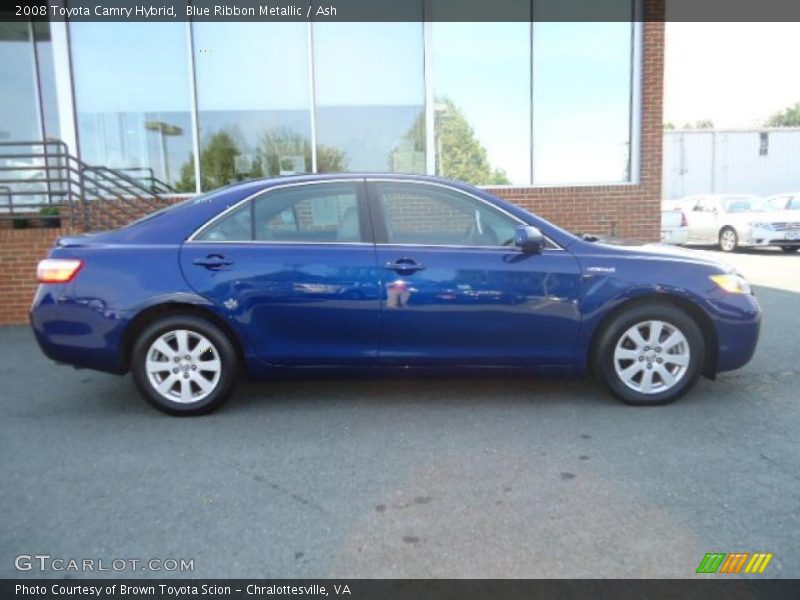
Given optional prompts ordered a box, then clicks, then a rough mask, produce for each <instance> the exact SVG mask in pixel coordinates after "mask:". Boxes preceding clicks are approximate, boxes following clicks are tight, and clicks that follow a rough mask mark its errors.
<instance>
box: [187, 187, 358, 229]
mask: <svg viewBox="0 0 800 600" xmlns="http://www.w3.org/2000/svg"><path fill="white" fill-rule="evenodd" d="M362 185H363V184H360V183H357V182H355V183H349V182H345V183H330V184H310V185H304V186H303V185H301V186H296V187H288V188H281V189H277V190H273V191H269V192H266V193H265V194H263V195H261V196H258V197H256V198H254V199H253V200H251V201H249V202H247V203H246V204H245V205H243V206H242V207H240V208H238V209H236V210H235V211H233V212H232V213H231V214H230V215H227V216H226V217H225V218H223V219H221V220H219V221H217V222H216V223H214V224H213V225H211V226H210V227H208V228H207V229H205V230H203V231H202V232H201V233H200V234H199V235H198V236H197V237H196V239H197V240H201V241H211V242H213V241H227V242H231V241H262V242H308V243H314V242H324V243H331V242H342V243H347V242H360V241H363V240H364V238H365V236H364V232H363V230H364V229H365V228H364V227H363V226H362V223H361V215H360V212H359V203H358V197H359V189H360V187H361V186H362Z"/></svg>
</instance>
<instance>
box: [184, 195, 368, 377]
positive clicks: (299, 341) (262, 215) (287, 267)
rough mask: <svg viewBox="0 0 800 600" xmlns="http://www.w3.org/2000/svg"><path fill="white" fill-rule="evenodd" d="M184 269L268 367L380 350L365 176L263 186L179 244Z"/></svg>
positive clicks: (348, 359)
mask: <svg viewBox="0 0 800 600" xmlns="http://www.w3.org/2000/svg"><path fill="white" fill-rule="evenodd" d="M181 267H182V269H183V272H184V274H185V276H186V279H187V280H188V282H189V284H190V285H191V286H192V287H193V288H194V289H195V290H196V291H197V292H198V293H199V294H201V295H203V296H204V297H206V298H207V299H208V300H210V301H211V302H213V303H214V304H215V305H216V306H217V307H218V309H219V310H220V311H221V312H223V313H224V314H227V315H229V316H230V318H232V319H234V320H235V321H236V323H237V324H238V325H239V327H240V328H241V330H242V331H243V332H244V333H245V335H246V336H247V338H248V339H249V341H250V343H251V344H252V346H253V347H254V348H255V349H256V351H257V353H258V354H259V355H260V357H262V358H263V359H264V360H266V361H268V362H270V363H273V364H279V365H303V364H359V363H370V362H372V361H374V360H375V358H376V356H377V352H378V320H379V311H380V294H379V287H378V284H379V272H378V269H377V263H376V259H375V246H374V244H373V243H372V231H371V227H370V225H369V216H368V215H367V208H366V191H365V186H364V183H363V181H360V180H347V181H341V182H331V183H306V184H300V185H292V186H286V187H280V188H276V189H273V190H268V191H266V192H265V193H264V194H262V195H261V196H258V197H256V198H254V199H252V200H250V201H248V202H247V203H245V204H243V205H241V206H239V207H238V208H236V209H234V211H232V212H231V213H229V214H228V215H225V216H224V217H222V218H220V219H219V220H218V221H216V222H214V223H212V224H210V225H209V226H208V227H207V228H206V229H204V230H203V231H201V232H200V233H199V234H198V235H197V236H196V237H195V239H193V240H192V241H189V242H187V243H186V244H184V246H183V248H182V250H181Z"/></svg>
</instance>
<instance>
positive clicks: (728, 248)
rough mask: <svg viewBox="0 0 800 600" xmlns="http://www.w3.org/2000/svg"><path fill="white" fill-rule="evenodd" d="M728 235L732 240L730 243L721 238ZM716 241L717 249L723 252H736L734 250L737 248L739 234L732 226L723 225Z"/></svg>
mask: <svg viewBox="0 0 800 600" xmlns="http://www.w3.org/2000/svg"><path fill="white" fill-rule="evenodd" d="M728 236H729V238H730V239H731V241H732V242H733V244H732V245H731V244H730V243H728V242H726V241H725V240H724V239H723V237H728ZM717 241H718V242H719V249H720V250H722V251H723V252H736V250H738V249H739V235H738V234H737V233H736V230H735V229H734V228H733V227H723V228H722V229H720V232H719V238H718V239H717Z"/></svg>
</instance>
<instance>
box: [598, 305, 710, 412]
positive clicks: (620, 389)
mask: <svg viewBox="0 0 800 600" xmlns="http://www.w3.org/2000/svg"><path fill="white" fill-rule="evenodd" d="M647 321H661V322H663V323H666V324H667V325H668V326H670V327H672V328H675V329H677V330H678V331H679V332H680V333H682V334H683V336H684V338H685V340H686V342H687V343H688V347H689V350H688V354H689V357H688V365H687V366H686V367H685V369H684V371H682V375H681V376H680V377H678V378H677V381H676V382H675V384H674V386H673V387H671V388H669V389H665V390H663V391H660V392H654V393H642V392H641V391H637V390H635V389H632V388H631V387H629V386H628V385H627V384H626V383H625V382H624V381H623V379H622V378H621V376H620V375H619V374H618V373H617V369H616V366H615V358H614V353H615V350H616V348H617V344H618V343H619V342H620V340H621V339H622V338H623V336H625V334H626V332H627V331H629V329H631V328H632V327H634V326H635V325H637V324H640V323H644V322H647ZM664 331H665V332H668V331H669V330H668V329H667V328H664ZM664 341H665V340H664ZM659 352H661V349H660V348H659ZM705 354H706V348H705V342H704V338H703V334H702V332H701V331H700V327H699V326H698V325H697V323H696V322H695V321H694V319H693V318H692V317H691V316H689V315H688V314H687V313H686V312H684V311H683V310H681V309H680V308H677V307H676V306H674V305H672V304H669V303H666V302H660V301H653V302H648V303H643V304H638V305H635V306H633V307H632V308H629V309H626V310H624V311H621V312H620V313H619V314H617V315H616V316H614V317H612V318H611V320H610V321H609V322H608V323H607V324H606V325H605V326H604V327H603V329H602V330H601V331H600V332H599V337H598V338H597V343H596V344H595V345H594V348H593V352H592V369H593V372H594V373H595V375H596V376H597V377H598V378H599V379H600V380H601V381H602V382H603V383H604V384H605V386H606V387H607V388H608V389H609V391H610V392H611V393H612V394H614V395H615V396H616V397H617V398H619V399H620V400H622V401H623V402H625V403H626V404H633V405H637V406H658V405H662V404H669V403H670V402H674V401H675V400H677V399H678V398H680V397H681V396H683V395H684V394H685V393H686V392H688V391H689V390H690V389H691V388H692V387H693V386H694V384H695V383H697V379H698V378H699V377H700V374H701V373H702V371H703V363H704V360H705ZM659 356H660V355H659ZM665 356H666V355H665ZM649 358H650V359H651V360H657V358H655V357H654V356H650V357H649ZM638 360H639V361H642V359H638ZM663 361H664V359H662V361H661V362H660V363H659V364H658V365H656V364H653V366H654V367H656V369H660V368H661V366H660V365H661V364H662V363H663ZM634 362H635V361H633V360H631V361H630V362H629V363H628V362H622V363H620V365H622V367H621V368H623V367H627V366H631V365H633V363H634ZM647 362H648V361H647V360H644V361H642V362H641V364H643V365H647ZM666 362H669V361H666ZM665 366H666V365H665ZM651 368H652V367H648V369H651ZM673 368H676V367H673ZM642 376H644V373H643V375H642ZM650 377H651V378H655V375H653V374H652V373H651V374H650ZM659 377H661V376H660V375H659ZM661 384H662V385H666V383H665V381H664V380H662V381H661Z"/></svg>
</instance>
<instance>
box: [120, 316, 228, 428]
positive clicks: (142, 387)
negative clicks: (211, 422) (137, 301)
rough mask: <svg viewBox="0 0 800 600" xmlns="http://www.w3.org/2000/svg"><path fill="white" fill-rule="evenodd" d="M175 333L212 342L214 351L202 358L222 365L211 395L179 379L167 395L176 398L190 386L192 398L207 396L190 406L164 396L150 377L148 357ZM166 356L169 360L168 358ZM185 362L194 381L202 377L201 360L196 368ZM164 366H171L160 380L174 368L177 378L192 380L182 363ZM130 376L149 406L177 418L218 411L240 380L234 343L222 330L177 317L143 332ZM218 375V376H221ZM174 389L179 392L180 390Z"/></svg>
mask: <svg viewBox="0 0 800 600" xmlns="http://www.w3.org/2000/svg"><path fill="white" fill-rule="evenodd" d="M176 331H187V332H189V339H190V340H191V339H193V338H194V337H195V336H202V337H203V338H205V340H207V341H208V342H210V344H211V345H212V347H213V350H208V351H207V352H206V353H203V354H202V356H206V357H208V356H210V357H211V358H212V359H216V360H218V361H219V367H218V370H216V371H215V372H214V373H215V374H214V375H212V377H211V382H213V381H214V380H216V381H215V383H214V384H213V385H212V386H211V390H210V391H208V392H203V390H201V389H200V387H199V386H198V385H197V384H196V383H192V384H188V382H183V381H181V380H180V379H177V380H176V381H175V383H174V384H173V386H174V387H173V388H172V389H173V391H172V392H169V391H168V392H167V394H177V393H178V391H179V390H183V386H184V385H190V390H191V391H190V393H189V394H190V395H191V394H192V393H195V394H198V395H201V394H204V395H203V396H202V397H201V398H199V399H198V400H196V401H195V400H190V401H188V402H181V401H176V400H173V399H171V398H169V397H167V396H165V395H163V394H162V393H161V392H159V391H158V389H157V388H156V387H155V384H154V383H153V382H152V381H151V378H150V376H149V375H148V373H147V360H148V353H151V352H152V348H151V346H152V345H153V344H154V342H156V340H158V339H159V338H161V337H162V336H164V335H165V334H166V335H169V334H170V332H176ZM198 345H199V344H198ZM198 345H196V346H195V349H197V348H198ZM214 353H215V354H214ZM164 356H165V357H166V355H164ZM186 362H187V363H188V368H191V369H192V370H193V371H194V372H193V373H190V375H191V377H192V378H196V375H201V372H204V369H202V368H199V369H197V365H202V364H203V363H202V362H200V361H199V359H198V362H197V364H196V365H195V364H191V362H190V361H188V360H187V361H186ZM165 364H168V365H170V368H169V369H166V368H165V369H163V372H164V373H166V375H163V376H162V375H158V376H159V377H164V379H166V377H167V376H171V375H172V372H173V370H172V367H173V366H174V368H175V369H176V370H175V371H174V372H175V373H178V374H177V375H175V377H179V378H180V377H186V378H187V379H189V374H187V373H185V372H183V369H187V370H188V368H187V366H184V365H183V364H182V363H180V364H176V365H172V363H171V362H165ZM206 364H210V363H206ZM131 373H132V375H133V381H134V383H135V384H136V387H137V389H138V390H139V393H141V395H142V396H143V397H144V399H145V400H146V401H147V402H148V403H149V404H151V405H152V406H154V407H155V408H157V409H158V410H160V411H162V412H165V413H167V414H170V415H176V416H191V415H202V414H206V413H209V412H211V411H212V410H214V409H216V408H217V407H219V406H220V405H221V404H222V403H223V402H225V400H227V399H228V397H229V396H230V395H231V393H232V392H233V389H234V387H235V386H236V383H237V380H238V374H239V358H238V355H237V353H236V349H235V347H234V346H233V343H232V342H231V340H230V339H229V338H228V336H227V335H226V334H225V333H224V332H223V331H222V330H221V329H220V328H219V327H217V326H216V325H214V324H213V323H211V322H210V321H208V320H206V319H204V318H202V317H198V316H195V315H179V314H176V315H170V316H167V317H164V318H161V319H159V320H157V321H155V322H153V323H151V324H150V325H148V326H147V327H146V328H145V329H144V331H142V333H141V334H140V335H139V337H138V338H137V340H136V342H135V344H134V346H133V350H132V352H131ZM216 373H218V376H217V375H216ZM195 374H196V375H195ZM203 377H204V379H207V377H206V375H203ZM165 383H166V382H165ZM201 383H202V382H201ZM209 385H211V384H209ZM175 388H178V390H176V389H175Z"/></svg>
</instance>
